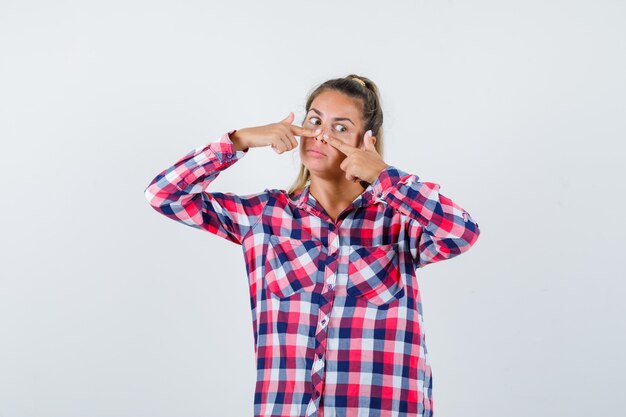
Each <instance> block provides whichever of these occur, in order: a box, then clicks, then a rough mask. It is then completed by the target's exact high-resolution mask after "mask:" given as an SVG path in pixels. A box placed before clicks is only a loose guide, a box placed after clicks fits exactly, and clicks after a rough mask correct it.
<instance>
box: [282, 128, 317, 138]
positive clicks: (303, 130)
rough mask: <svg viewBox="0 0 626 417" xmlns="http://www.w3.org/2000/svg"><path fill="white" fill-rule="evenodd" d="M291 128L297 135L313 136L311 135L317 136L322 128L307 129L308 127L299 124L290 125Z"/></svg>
mask: <svg viewBox="0 0 626 417" xmlns="http://www.w3.org/2000/svg"><path fill="white" fill-rule="evenodd" d="M289 128H290V129H291V132H292V133H293V134H294V135H296V136H305V137H311V136H317V135H319V134H320V132H321V130H320V129H317V130H313V129H307V128H306V127H302V126H298V125H289Z"/></svg>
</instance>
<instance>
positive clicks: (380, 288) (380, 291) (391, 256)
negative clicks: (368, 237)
mask: <svg viewBox="0 0 626 417" xmlns="http://www.w3.org/2000/svg"><path fill="white" fill-rule="evenodd" d="M348 259H349V265H348V285H347V287H346V292H347V293H348V294H349V295H351V296H353V297H359V298H363V299H365V300H367V301H368V302H370V303H372V304H374V305H377V306H381V305H384V304H387V303H390V302H392V301H394V300H397V299H399V298H402V296H403V295H404V293H405V291H404V284H403V283H402V277H401V275H400V267H399V254H398V244H397V243H390V244H387V245H379V246H351V247H350V252H349V258H348Z"/></svg>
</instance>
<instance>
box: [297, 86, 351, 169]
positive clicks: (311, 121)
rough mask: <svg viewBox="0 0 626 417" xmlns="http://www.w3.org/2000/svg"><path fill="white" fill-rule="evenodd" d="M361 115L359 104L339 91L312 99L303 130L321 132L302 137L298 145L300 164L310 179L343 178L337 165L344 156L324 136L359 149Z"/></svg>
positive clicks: (327, 92) (329, 92) (332, 91)
mask: <svg viewBox="0 0 626 417" xmlns="http://www.w3.org/2000/svg"><path fill="white" fill-rule="evenodd" d="M361 115H362V101H361V100H359V99H355V98H352V97H349V96H347V95H345V94H343V93H341V92H339V91H335V90H325V91H323V92H321V93H320V94H318V95H317V97H315V99H314V100H313V102H312V103H311V107H310V109H309V112H308V113H307V114H306V116H305V118H304V122H303V124H302V126H303V127H306V128H310V129H312V130H315V129H318V128H319V129H321V130H322V132H321V133H320V134H319V135H318V136H316V137H306V136H303V137H302V138H301V141H300V160H301V161H302V163H303V164H304V166H306V167H307V169H308V170H309V172H310V173H311V175H317V176H321V177H325V178H337V176H343V177H344V178H345V172H344V171H343V170H342V169H341V168H340V165H341V162H342V161H343V160H344V159H345V158H346V155H345V154H344V153H343V152H341V151H339V150H338V149H336V148H335V147H334V146H332V145H330V144H329V143H327V141H326V140H325V139H324V135H327V136H326V137H334V138H336V139H338V140H340V141H342V142H344V143H347V144H349V145H351V146H355V147H356V146H358V144H359V142H360V139H361V136H362V131H363V120H362V116H361ZM315 151H317V152H320V153H321V154H320V153H317V152H315Z"/></svg>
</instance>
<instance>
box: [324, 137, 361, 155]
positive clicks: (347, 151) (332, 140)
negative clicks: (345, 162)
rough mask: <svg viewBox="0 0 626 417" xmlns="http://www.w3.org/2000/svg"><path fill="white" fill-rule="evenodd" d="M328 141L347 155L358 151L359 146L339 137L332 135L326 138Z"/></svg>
mask: <svg viewBox="0 0 626 417" xmlns="http://www.w3.org/2000/svg"><path fill="white" fill-rule="evenodd" d="M326 142H328V143H330V144H331V145H333V146H334V147H335V148H336V149H339V151H341V152H343V153H344V154H345V155H350V154H352V153H354V152H355V151H358V150H359V148H356V147H354V146H352V145H350V144H348V143H345V142H343V141H341V140H339V139H337V138H333V137H330V138H328V139H327V140H326Z"/></svg>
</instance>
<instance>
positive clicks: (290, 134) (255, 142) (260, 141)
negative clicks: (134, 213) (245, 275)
mask: <svg viewBox="0 0 626 417" xmlns="http://www.w3.org/2000/svg"><path fill="white" fill-rule="evenodd" d="M292 121H293V113H290V115H289V116H288V117H287V118H285V119H283V120H282V121H280V122H278V123H272V124H269V125H264V126H258V127H248V128H243V129H239V130H231V131H229V132H227V133H225V134H224V135H222V137H221V138H220V139H219V140H218V141H215V142H212V143H209V144H208V145H204V146H200V147H197V148H195V149H193V150H191V151H190V152H189V153H187V154H186V155H185V156H183V157H182V158H180V159H179V160H178V161H176V162H175V163H174V165H172V166H170V167H169V168H166V169H165V170H163V171H162V172H160V173H159V174H158V175H157V176H156V177H155V178H154V179H153V180H152V181H151V182H150V184H149V185H148V186H147V187H146V188H145V190H144V194H145V197H146V199H147V200H148V202H149V203H150V205H151V206H152V208H154V209H155V210H156V211H157V212H159V213H161V214H163V215H164V216H166V217H169V218H171V219H173V220H175V221H178V222H181V223H183V224H186V225H187V226H191V227H195V228H198V229H201V230H205V231H207V232H210V233H213V234H215V235H218V236H220V237H223V238H225V239H227V240H229V241H231V242H235V243H237V244H241V243H242V241H243V238H244V237H245V236H246V234H247V233H248V231H249V230H250V229H251V228H252V227H253V226H254V224H255V223H256V222H257V221H258V220H259V218H260V216H261V214H262V212H263V208H264V207H265V204H266V203H267V200H268V199H269V190H268V189H265V191H263V192H260V193H255V194H248V195H244V196H239V195H236V194H233V193H230V192H227V193H223V192H207V191H205V190H206V188H207V187H208V186H209V184H210V183H211V182H212V181H213V180H215V178H217V176H218V175H219V174H220V172H221V171H223V170H225V169H226V168H228V167H229V166H231V165H232V164H234V163H235V162H237V161H238V160H239V159H241V158H242V157H243V156H244V155H246V154H247V153H248V151H249V149H250V148H255V147H262V146H270V145H271V146H272V148H273V149H274V151H275V152H276V153H278V154H282V153H284V152H286V151H289V150H292V149H294V148H295V147H296V146H297V144H298V143H297V142H296V140H295V138H294V136H295V135H298V136H304V135H311V136H312V135H313V134H314V133H315V132H313V131H311V130H309V129H304V128H302V127H300V126H296V125H292V124H291V122H292Z"/></svg>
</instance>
